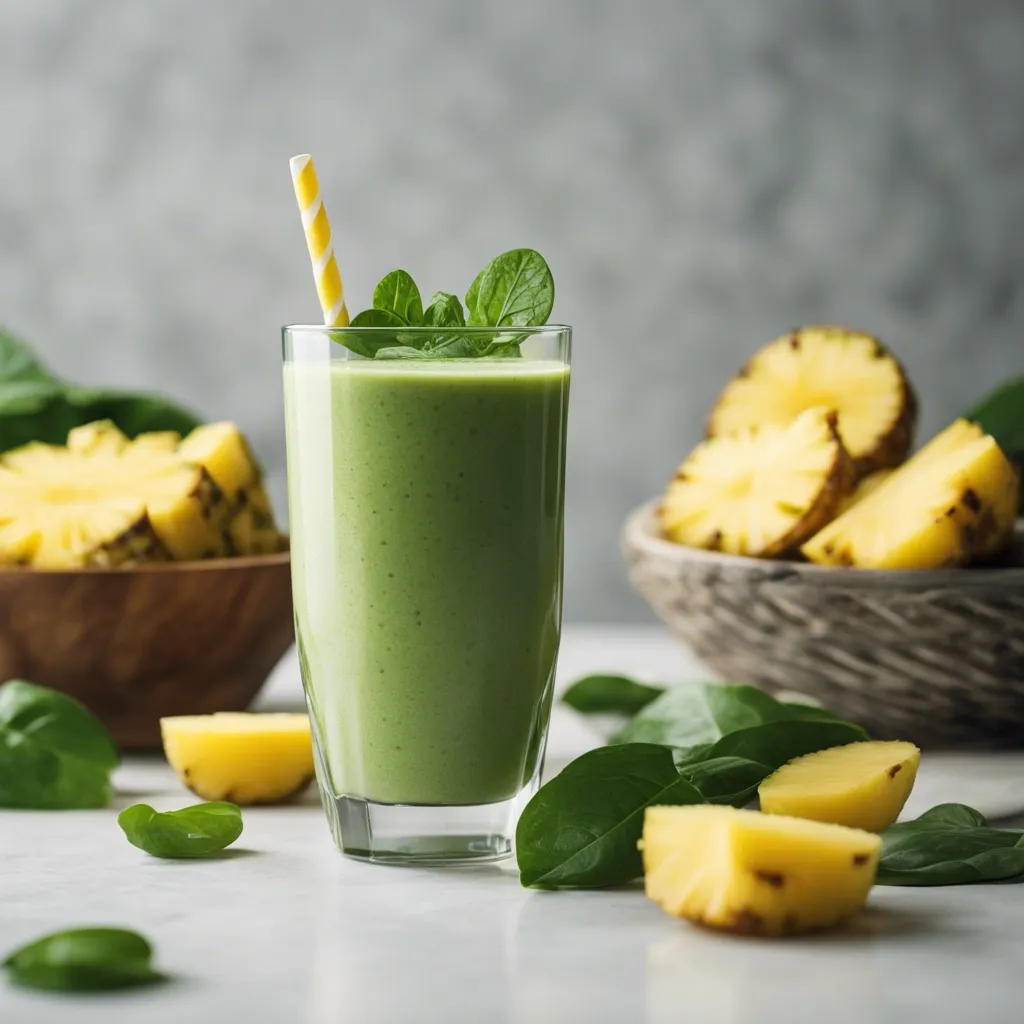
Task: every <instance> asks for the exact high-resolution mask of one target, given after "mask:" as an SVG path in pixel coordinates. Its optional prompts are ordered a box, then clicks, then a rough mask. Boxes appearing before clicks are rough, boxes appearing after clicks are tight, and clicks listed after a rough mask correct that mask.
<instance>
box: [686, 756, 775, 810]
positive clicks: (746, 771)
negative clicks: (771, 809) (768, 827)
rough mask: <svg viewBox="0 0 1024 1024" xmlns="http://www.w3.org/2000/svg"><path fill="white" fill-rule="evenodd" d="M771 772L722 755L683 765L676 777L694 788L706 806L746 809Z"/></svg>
mask: <svg viewBox="0 0 1024 1024" xmlns="http://www.w3.org/2000/svg"><path fill="white" fill-rule="evenodd" d="M773 770H774V769H772V768H770V767H769V766H768V765H766V764H761V763H760V762H759V761H751V760H750V759H749V758H746V757H731V756H725V757H712V758H709V759H707V760H703V761H697V762H696V763H695V764H692V765H685V766H683V767H682V768H681V769H680V772H679V774H680V775H682V776H683V778H684V779H686V780H687V781H688V782H690V783H692V784H693V785H694V786H696V787H697V789H699V790H700V794H701V796H702V797H704V799H705V800H706V801H707V802H708V803H709V804H728V805H729V806H730V807H746V806H747V804H749V803H750V801H751V800H753V799H754V797H755V796H756V795H757V787H758V786H760V785H761V783H762V782H764V780H765V779H766V778H768V776H769V775H771V773H772V771H773Z"/></svg>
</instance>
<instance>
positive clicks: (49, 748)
mask: <svg viewBox="0 0 1024 1024" xmlns="http://www.w3.org/2000/svg"><path fill="white" fill-rule="evenodd" d="M117 764H118V752H117V747H116V745H115V744H114V741H113V739H111V736H110V734H109V733H108V732H107V730H106V729H105V728H104V727H103V725H102V723H101V722H100V721H99V719H97V718H96V717H95V716H94V715H93V714H92V713H91V712H90V711H88V710H87V709H86V708H85V707H83V706H82V705H81V704H79V703H78V701H76V700H75V699H74V698H73V697H69V696H68V695H67V694H64V693H59V692H58V691H56V690H51V689H48V688H47V687H45V686H36V685H35V684H34V683H28V682H24V681H23V680H20V679H12V680H10V681H9V682H6V683H4V684H3V685H2V686H0V807H20V808H26V809H34V810H70V809H84V808H94V807H106V805H107V804H108V803H109V802H110V794H111V789H110V773H111V772H112V771H113V769H114V768H115V767H116V766H117Z"/></svg>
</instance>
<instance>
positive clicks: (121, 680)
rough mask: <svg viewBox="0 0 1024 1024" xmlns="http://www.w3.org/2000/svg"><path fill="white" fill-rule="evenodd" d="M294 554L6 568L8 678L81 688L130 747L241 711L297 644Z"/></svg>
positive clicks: (0, 628)
mask: <svg viewBox="0 0 1024 1024" xmlns="http://www.w3.org/2000/svg"><path fill="white" fill-rule="evenodd" d="M293 639H294V627H293V623H292V591H291V573H290V566H289V554H288V552H283V553H281V554H274V555H260V556H254V557H244V558H224V559H214V560H211V561H208V562H178V563H168V564H162V565H159V564H157V565H136V566H128V567H125V568H121V569H74V570H67V571H42V570H37V569H16V568H5V569H0V681H2V680H5V679H11V678H19V679H28V680H30V681H31V682H33V683H40V684H42V685H43V686H50V687H53V688H54V689H56V690H62V691H63V692H64V693H69V694H71V695H72V696H73V697H76V698H77V699H78V700H80V701H81V702H82V703H83V704H85V705H86V707H88V708H89V709H90V710H91V711H92V712H93V713H94V714H96V715H98V716H99V717H100V719H102V721H103V722H104V724H105V725H106V726H107V728H108V729H110V731H111V732H112V733H113V735H114V738H115V739H116V740H117V743H118V744H119V746H120V747H121V748H122V749H123V750H143V749H151V748H154V747H159V745H160V721H159V720H160V718H161V717H162V716H164V715H198V714H206V713H209V712H213V711H241V710H244V709H245V708H246V707H248V706H249V704H250V702H251V701H252V699H253V698H254V697H255V696H256V694H257V693H258V692H259V689H260V687H261V686H262V685H263V684H264V682H266V679H267V676H268V675H269V674H270V672H271V670H272V669H273V668H274V666H275V665H276V664H277V662H278V661H279V660H280V659H281V656H282V655H283V654H284V652H285V651H286V650H287V649H288V648H289V647H290V646H291V643H292V640H293Z"/></svg>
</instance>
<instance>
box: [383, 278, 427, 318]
mask: <svg viewBox="0 0 1024 1024" xmlns="http://www.w3.org/2000/svg"><path fill="white" fill-rule="evenodd" d="M373 308H374V309H379V310H383V311H385V312H387V313H392V314H393V315H394V316H396V317H398V319H399V320H401V321H402V323H403V324H405V325H407V326H409V327H421V326H422V325H423V300H422V299H421V298H420V290H419V288H417V287H416V282H415V281H414V280H413V279H412V277H411V275H410V274H409V273H408V272H407V271H405V270H392V271H391V273H390V274H387V275H385V276H384V277H383V278H381V280H380V281H379V282H378V284H377V287H376V288H374V289H373Z"/></svg>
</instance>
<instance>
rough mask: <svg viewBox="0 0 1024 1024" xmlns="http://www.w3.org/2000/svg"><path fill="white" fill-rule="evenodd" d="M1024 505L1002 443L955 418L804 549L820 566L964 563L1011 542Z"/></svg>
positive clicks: (914, 566)
mask: <svg viewBox="0 0 1024 1024" xmlns="http://www.w3.org/2000/svg"><path fill="white" fill-rule="evenodd" d="M1019 502H1020V491H1019V482H1018V479H1017V473H1016V470H1015V469H1014V467H1013V465H1012V463H1011V462H1010V461H1009V459H1007V458H1006V456H1005V455H1004V454H1003V452H1002V450H1001V449H1000V447H999V445H998V444H996V442H995V441H994V440H993V439H992V438H991V437H989V436H987V435H986V434H985V433H983V432H982V431H981V429H980V428H978V427H977V426H975V425H974V424H971V423H967V422H966V421H965V420H957V421H955V422H954V423H953V424H951V425H950V426H949V427H947V428H946V430H944V431H943V432H942V433H941V434H939V435H938V436H937V437H936V438H934V439H933V440H932V441H931V442H929V443H928V444H927V445H925V447H924V448H922V449H921V451H919V452H918V453H917V454H916V455H915V456H914V457H913V458H912V459H910V460H909V461H908V462H907V463H906V464H905V465H904V466H902V467H900V469H898V470H896V471H895V472H894V473H892V474H891V475H890V476H889V477H888V478H886V479H885V480H884V481H883V482H882V483H881V484H880V485H879V486H878V487H877V488H876V489H875V490H874V491H873V492H872V493H871V494H869V495H868V496H867V497H866V498H864V499H863V500H862V501H860V502H858V503H857V504H856V505H855V506H853V507H852V508H850V509H848V510H847V511H846V512H844V513H843V514H842V515H840V516H839V517H838V518H836V519H834V520H833V521H832V522H831V523H829V524H828V526H826V527H825V528H824V529H823V530H821V532H820V533H818V534H816V535H815V536H814V537H812V538H811V539H810V540H809V541H808V542H807V543H806V544H804V546H803V548H802V550H803V553H804V555H806V556H807V558H809V559H810V560H811V561H812V562H818V563H820V564H822V565H838V566H855V567H858V568H870V569H938V568H942V567H945V566H957V565H964V564H966V563H968V562H970V561H972V560H974V559H978V558H985V557H988V556H990V555H993V554H995V553H996V552H998V551H999V550H1000V549H1001V548H1003V547H1005V546H1006V544H1007V543H1009V542H1010V540H1011V539H1012V536H1013V524H1014V520H1015V519H1016V516H1017V511H1018V506H1019Z"/></svg>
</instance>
